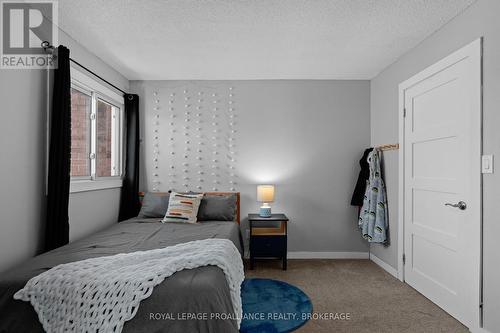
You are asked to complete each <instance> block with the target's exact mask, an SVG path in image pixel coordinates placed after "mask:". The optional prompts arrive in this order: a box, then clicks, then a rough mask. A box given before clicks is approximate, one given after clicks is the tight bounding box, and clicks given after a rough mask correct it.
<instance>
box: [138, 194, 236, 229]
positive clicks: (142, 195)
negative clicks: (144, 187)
mask: <svg viewBox="0 0 500 333" xmlns="http://www.w3.org/2000/svg"><path fill="white" fill-rule="evenodd" d="M154 193H155V194H159V195H162V194H167V193H170V192H154ZM203 194H209V195H220V196H224V195H229V194H236V223H238V224H240V192H203ZM139 196H141V197H144V192H139Z"/></svg>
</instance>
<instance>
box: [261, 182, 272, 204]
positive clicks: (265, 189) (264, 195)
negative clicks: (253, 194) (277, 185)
mask: <svg viewBox="0 0 500 333" xmlns="http://www.w3.org/2000/svg"><path fill="white" fill-rule="evenodd" d="M257 201H258V202H273V201H274V185H258V186H257Z"/></svg>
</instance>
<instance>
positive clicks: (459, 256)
mask: <svg viewBox="0 0 500 333" xmlns="http://www.w3.org/2000/svg"><path fill="white" fill-rule="evenodd" d="M480 59H481V41H480V40H477V41H475V42H474V43H472V44H469V45H468V46H466V47H464V48H462V49H461V50H459V51H457V52H455V53H453V54H452V55H450V56H448V57H447V58H445V59H443V60H442V61H440V62H438V63H437V64H435V65H433V66H431V67H429V68H428V69H426V70H424V71H423V72H421V73H419V74H417V75H416V76H414V77H413V78H411V79H409V80H408V81H406V82H404V83H402V84H401V86H400V91H401V92H402V96H403V101H404V108H405V116H404V150H403V154H404V155H403V158H404V200H403V201H404V251H405V252H404V253H405V259H406V263H405V265H404V278H405V281H406V282H407V283H408V284H409V285H411V286H412V287H413V288H415V289H416V290H418V291H419V292H420V293H422V294H423V295H424V296H426V297H427V298H429V299H430V300H432V301H433V302H434V303H436V304H437V305H439V306H440V307H442V308H443V309H444V310H445V311H447V312H448V313H450V314H451V315H452V316H454V317H455V318H457V319H458V320H460V321H461V322H462V323H463V324H465V325H466V326H468V327H469V328H473V327H479V326H478V325H479V315H480V309H479V290H480V284H479V277H480V271H479V269H480V232H481V207H480V205H481V170H480V159H481V158H480V157H481V156H480V154H481V60H480Z"/></svg>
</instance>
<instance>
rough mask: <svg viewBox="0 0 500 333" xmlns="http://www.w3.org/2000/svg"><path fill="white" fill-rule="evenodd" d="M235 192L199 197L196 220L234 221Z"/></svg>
mask: <svg viewBox="0 0 500 333" xmlns="http://www.w3.org/2000/svg"><path fill="white" fill-rule="evenodd" d="M235 220H236V194H228V195H210V194H205V196H203V199H201V203H200V208H199V210H198V221H235Z"/></svg>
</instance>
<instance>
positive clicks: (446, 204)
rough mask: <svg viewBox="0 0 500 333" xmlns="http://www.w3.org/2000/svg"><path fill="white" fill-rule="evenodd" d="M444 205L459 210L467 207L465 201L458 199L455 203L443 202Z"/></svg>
mask: <svg viewBox="0 0 500 333" xmlns="http://www.w3.org/2000/svg"><path fill="white" fill-rule="evenodd" d="M444 205H445V206H450V207H454V208H458V209H460V210H465V209H466V208H467V204H466V203H465V202H463V201H459V202H458V203H456V204H451V203H445V204H444Z"/></svg>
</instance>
